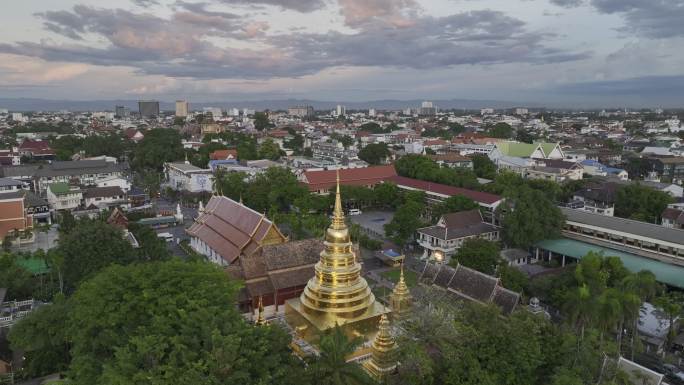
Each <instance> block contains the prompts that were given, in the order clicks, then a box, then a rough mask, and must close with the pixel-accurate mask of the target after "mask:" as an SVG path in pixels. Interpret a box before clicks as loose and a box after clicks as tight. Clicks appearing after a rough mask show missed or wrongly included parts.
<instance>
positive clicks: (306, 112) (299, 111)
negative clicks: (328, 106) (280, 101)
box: [287, 106, 314, 118]
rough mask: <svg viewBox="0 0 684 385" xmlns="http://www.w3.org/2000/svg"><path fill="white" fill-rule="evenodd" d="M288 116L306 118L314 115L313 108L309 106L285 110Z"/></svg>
mask: <svg viewBox="0 0 684 385" xmlns="http://www.w3.org/2000/svg"><path fill="white" fill-rule="evenodd" d="M287 113H288V115H292V116H299V117H300V118H306V117H309V116H313V115H314V108H313V107H311V106H297V107H290V108H288V109H287Z"/></svg>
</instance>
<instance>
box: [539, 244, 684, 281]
mask: <svg viewBox="0 0 684 385" xmlns="http://www.w3.org/2000/svg"><path fill="white" fill-rule="evenodd" d="M534 246H535V247H539V248H540V249H544V250H549V251H553V252H554V253H558V254H563V255H567V256H568V257H573V258H577V259H582V257H584V256H585V255H587V254H588V253H589V252H590V251H593V252H597V253H602V254H603V255H604V256H606V257H618V258H620V260H621V261H622V264H623V265H624V266H625V267H626V268H627V270H629V271H631V272H633V273H636V272H639V271H641V270H649V271H650V272H652V273H653V274H654V275H655V277H656V280H658V282H662V283H666V284H668V285H670V286H675V287H678V288H680V289H684V267H682V266H677V265H672V264H669V263H665V262H661V261H658V260H655V259H650V258H646V257H642V256H640V255H636V254H632V253H626V252H623V251H619V250H615V249H610V248H607V247H602V246H596V245H592V244H591V243H587V242H581V241H576V240H574V239H567V238H562V239H547V240H544V241H541V242H537V243H536V244H535V245H534Z"/></svg>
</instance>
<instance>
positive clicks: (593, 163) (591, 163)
mask: <svg viewBox="0 0 684 385" xmlns="http://www.w3.org/2000/svg"><path fill="white" fill-rule="evenodd" d="M582 164H583V165H585V166H594V167H605V166H604V165H603V164H601V163H600V162H598V161H596V160H593V159H585V160H583V161H582Z"/></svg>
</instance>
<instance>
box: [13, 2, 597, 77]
mask: <svg viewBox="0 0 684 385" xmlns="http://www.w3.org/2000/svg"><path fill="white" fill-rule="evenodd" d="M176 5H177V7H176V12H175V13H174V14H173V16H172V17H171V18H170V19H164V18H160V17H157V16H155V15H152V14H148V13H143V14H138V13H132V12H130V11H125V10H120V9H117V10H108V9H100V8H92V7H86V6H76V7H74V9H73V12H66V11H62V12H46V13H44V14H41V15H40V16H41V17H42V18H43V19H44V21H45V25H46V28H48V29H50V30H51V31H54V32H57V33H61V34H63V35H65V36H69V37H72V38H74V39H81V38H83V36H84V35H85V34H95V35H98V36H100V37H102V38H104V39H106V40H107V41H109V43H110V45H109V46H107V47H105V48H93V47H90V46H87V45H84V44H70V45H57V44H54V43H50V42H45V41H44V42H40V43H32V42H19V43H16V44H0V52H6V53H14V54H20V55H27V56H33V57H40V58H42V59H45V60H51V61H67V62H86V63H91V64H97V65H124V66H133V67H135V68H137V69H138V70H139V71H140V72H142V73H147V74H161V75H167V76H172V77H190V78H201V79H214V78H273V77H296V76H302V75H308V74H314V73H317V72H319V71H321V70H323V69H326V68H332V67H340V66H351V67H354V66H378V67H388V66H389V67H396V68H412V69H425V70H428V69H435V68H445V67H449V66H455V65H464V64H471V65H478V64H479V65H482V64H497V63H552V62H564V61H573V60H578V59H583V58H587V57H589V56H590V54H589V53H587V52H571V51H566V50H559V49H554V48H550V47H549V46H548V45H547V40H548V41H550V40H553V39H554V38H555V37H554V36H552V35H549V34H542V33H538V32H529V31H527V30H526V28H525V27H526V25H525V23H524V22H522V21H521V20H518V19H515V18H513V17H511V16H508V15H506V14H504V13H502V12H497V11H491V10H484V11H473V12H465V13H459V14H454V15H450V16H445V17H416V18H413V19H411V20H410V23H409V24H406V25H404V26H402V27H401V28H398V27H393V26H390V25H387V24H383V23H377V24H369V25H365V26H364V28H362V29H360V30H359V31H358V32H357V33H353V34H345V33H340V32H336V31H331V32H328V33H323V34H321V33H315V34H314V33H297V32H294V33H287V34H280V35H266V34H265V32H264V31H266V30H267V29H268V25H267V24H266V23H263V22H255V21H250V20H248V19H243V18H238V17H236V16H235V15H233V14H229V13H223V12H210V11H207V10H206V8H205V4H193V3H183V2H179V3H177V4H176ZM206 37H229V38H239V39H242V40H249V39H258V41H259V42H260V43H261V44H260V47H266V48H259V49H244V48H242V49H235V48H227V47H223V46H217V45H216V44H214V43H212V42H211V41H210V40H207V39H206Z"/></svg>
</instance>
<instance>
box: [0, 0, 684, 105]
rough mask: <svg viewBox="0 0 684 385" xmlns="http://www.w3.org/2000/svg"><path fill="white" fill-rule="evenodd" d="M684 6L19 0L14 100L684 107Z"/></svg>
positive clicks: (3, 62)
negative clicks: (424, 101)
mask: <svg viewBox="0 0 684 385" xmlns="http://www.w3.org/2000/svg"><path fill="white" fill-rule="evenodd" d="M683 20H684V0H201V1H199V0H115V1H112V0H109V1H102V0H49V1H46V0H20V1H11V2H8V3H7V4H5V5H4V7H3V12H2V14H0V25H2V26H3V27H2V28H0V97H39V98H47V99H73V100H88V99H115V98H125V99H137V98H159V99H162V100H174V99H176V98H187V99H189V100H191V101H192V100H195V101H221V100H224V101H231V100H258V99H285V98H308V99H317V100H338V101H339V100H342V101H344V100H354V101H365V100H377V99H451V98H459V99H490V100H513V101H521V102H537V103H545V104H554V105H559V104H568V105H572V106H577V105H587V106H590V105H592V104H601V105H603V106H620V105H630V106H635V105H640V104H643V105H647V106H666V107H684V21H683Z"/></svg>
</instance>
